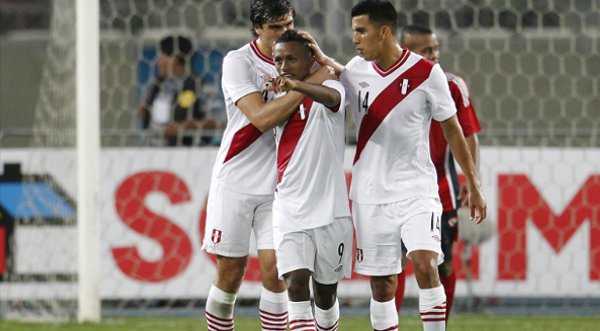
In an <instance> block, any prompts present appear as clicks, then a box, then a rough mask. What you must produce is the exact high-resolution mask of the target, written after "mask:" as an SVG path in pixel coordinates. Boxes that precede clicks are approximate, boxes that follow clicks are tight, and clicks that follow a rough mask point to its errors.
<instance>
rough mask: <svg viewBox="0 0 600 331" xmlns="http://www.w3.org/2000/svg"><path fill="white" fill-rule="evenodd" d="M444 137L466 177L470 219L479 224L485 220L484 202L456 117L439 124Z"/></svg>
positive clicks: (471, 159)
mask: <svg viewBox="0 0 600 331" xmlns="http://www.w3.org/2000/svg"><path fill="white" fill-rule="evenodd" d="M440 125H441V126H442V130H443V131H444V137H445V138H446V141H447V142H448V146H450V150H451V151H452V155H454V158H455V159H456V161H457V162H458V164H459V165H460V168H461V169H462V171H463V173H464V175H465V177H467V186H468V190H469V193H470V194H469V205H470V206H471V218H472V219H473V221H474V222H476V223H480V222H481V221H483V220H484V219H485V218H486V213H487V211H486V208H487V206H486V201H485V198H484V197H483V193H482V191H481V182H480V180H479V176H478V175H477V173H478V172H477V169H476V168H475V163H474V162H473V157H472V156H471V152H470V151H469V146H468V145H467V141H466V139H465V136H464V134H463V131H462V129H461V127H460V125H459V123H458V119H457V117H456V115H453V116H452V117H450V118H449V119H447V120H445V121H442V122H440Z"/></svg>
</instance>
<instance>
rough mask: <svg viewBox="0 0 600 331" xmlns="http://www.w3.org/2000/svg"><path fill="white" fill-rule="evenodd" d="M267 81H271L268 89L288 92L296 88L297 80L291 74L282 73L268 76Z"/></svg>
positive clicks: (276, 91)
mask: <svg viewBox="0 0 600 331" xmlns="http://www.w3.org/2000/svg"><path fill="white" fill-rule="evenodd" d="M265 82H267V83H269V84H268V86H267V88H266V90H269V91H274V92H275V93H281V92H288V91H291V90H293V89H294V88H296V85H297V83H298V82H297V80H295V79H294V78H292V77H291V76H290V75H281V76H277V77H268V78H266V79H265Z"/></svg>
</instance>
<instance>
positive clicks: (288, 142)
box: [277, 97, 313, 183]
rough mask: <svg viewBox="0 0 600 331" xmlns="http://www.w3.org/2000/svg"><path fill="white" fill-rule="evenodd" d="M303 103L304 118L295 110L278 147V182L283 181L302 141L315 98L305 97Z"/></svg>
mask: <svg viewBox="0 0 600 331" xmlns="http://www.w3.org/2000/svg"><path fill="white" fill-rule="evenodd" d="M302 105H304V112H305V113H304V114H305V117H304V119H302V118H301V117H300V111H299V110H297V111H296V112H294V114H293V115H292V116H291V117H290V119H289V120H288V122H287V124H286V125H285V129H283V133H282V134H281V139H279V147H278V148H277V183H279V182H281V178H282V177H283V173H284V172H285V169H286V168H287V166H288V164H289V163H290V159H291V158H292V154H294V150H295V149H296V146H297V145H298V142H299V141H300V136H302V132H303V131H304V128H305V127H306V122H308V116H309V115H310V108H311V107H312V105H313V100H312V99H309V98H308V97H304V99H302Z"/></svg>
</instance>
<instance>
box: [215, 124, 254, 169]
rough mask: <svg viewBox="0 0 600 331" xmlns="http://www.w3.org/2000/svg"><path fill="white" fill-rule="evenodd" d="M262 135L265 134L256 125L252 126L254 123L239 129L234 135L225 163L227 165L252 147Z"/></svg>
mask: <svg viewBox="0 0 600 331" xmlns="http://www.w3.org/2000/svg"><path fill="white" fill-rule="evenodd" d="M262 134H263V133H262V132H260V130H259V129H257V128H256V127H255V126H254V125H252V123H248V124H247V125H246V126H244V127H243V128H241V129H239V130H238V131H237V132H236V133H235V134H234V135H233V139H231V145H230V146H229V150H228V151H227V155H226V156H225V161H223V163H227V161H229V160H230V159H231V158H233V157H234V156H236V155H238V154H240V153H241V152H242V151H243V150H245V149H246V148H248V147H250V145H252V143H254V142H255V141H256V140H257V139H258V138H260V136H262Z"/></svg>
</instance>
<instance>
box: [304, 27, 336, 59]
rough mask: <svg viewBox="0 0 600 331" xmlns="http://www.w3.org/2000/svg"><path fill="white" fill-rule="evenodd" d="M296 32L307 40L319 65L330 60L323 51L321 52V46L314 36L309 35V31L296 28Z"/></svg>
mask: <svg viewBox="0 0 600 331" xmlns="http://www.w3.org/2000/svg"><path fill="white" fill-rule="evenodd" d="M298 34H299V35H300V36H302V38H304V39H306V40H308V41H309V44H308V47H310V48H311V49H312V50H313V57H314V58H315V60H316V61H317V62H319V63H320V64H321V65H326V64H327V63H328V62H329V61H330V60H331V59H330V58H329V57H328V56H327V55H325V53H323V51H322V50H321V47H319V44H318V43H317V41H316V40H315V38H313V36H311V35H310V33H308V32H306V31H304V30H298Z"/></svg>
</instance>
